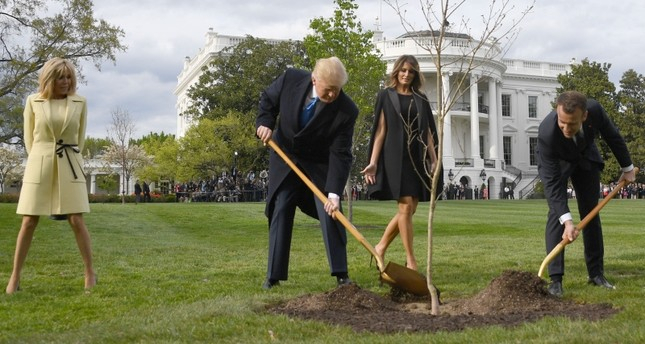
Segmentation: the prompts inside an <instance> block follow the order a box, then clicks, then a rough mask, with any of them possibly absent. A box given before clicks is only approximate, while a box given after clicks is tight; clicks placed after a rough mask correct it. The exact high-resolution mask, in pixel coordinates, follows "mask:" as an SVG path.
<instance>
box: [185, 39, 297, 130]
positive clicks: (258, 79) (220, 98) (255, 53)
mask: <svg viewBox="0 0 645 344" xmlns="http://www.w3.org/2000/svg"><path fill="white" fill-rule="evenodd" d="M303 60H304V52H303V50H302V46H301V44H300V43H298V42H294V41H282V42H278V43H275V44H273V43H272V42H267V41H266V40H264V39H260V38H254V37H252V36H246V39H245V40H243V41H242V42H240V43H239V44H237V45H235V46H232V47H228V48H226V49H223V50H222V51H220V52H219V53H218V54H217V56H216V57H215V58H214V59H213V61H212V62H210V63H209V64H208V66H206V67H204V68H203V69H202V72H203V74H202V75H201V76H200V77H199V81H198V82H197V83H196V84H195V85H193V86H191V87H190V89H189V90H188V96H189V98H190V99H191V102H192V104H191V106H189V107H188V110H187V111H186V113H185V115H187V116H189V117H190V118H192V119H195V120H199V119H202V118H210V119H217V118H219V117H223V116H226V115H227V114H228V113H229V111H231V110H235V111H238V112H241V113H243V114H248V113H252V114H253V116H252V118H253V119H255V114H256V112H257V103H258V99H259V97H260V93H261V92H262V91H263V90H264V88H266V87H267V85H269V84H270V83H271V82H272V81H273V79H275V78H276V77H278V76H279V75H280V74H282V73H283V72H284V70H285V69H287V68H288V67H293V66H300V65H302V61H303Z"/></svg>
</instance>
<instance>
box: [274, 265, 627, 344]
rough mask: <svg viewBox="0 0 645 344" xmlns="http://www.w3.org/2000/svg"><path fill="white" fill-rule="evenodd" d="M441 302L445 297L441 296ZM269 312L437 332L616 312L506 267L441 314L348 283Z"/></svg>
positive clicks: (419, 302)
mask: <svg viewBox="0 0 645 344" xmlns="http://www.w3.org/2000/svg"><path fill="white" fill-rule="evenodd" d="M442 301H443V300H442ZM268 311H269V312H271V313H276V314H285V315H287V316H290V317H297V318H302V319H308V320H318V321H323V322H327V323H330V324H334V325H343V326H350V327H351V328H353V329H354V330H355V331H358V332H360V331H370V332H380V333H389V332H400V331H408V332H436V331H460V330H463V329H465V328H469V327H481V326H491V325H502V326H514V325H518V324H521V323H524V322H530V321H536V320H538V319H540V318H542V317H545V316H565V317H569V318H573V319H585V320H590V321H596V320H600V319H604V318H606V317H609V316H611V315H613V314H615V313H617V312H618V310H617V309H615V308H613V307H612V306H611V305H609V304H578V303H575V302H572V301H568V300H561V299H558V298H555V297H553V296H551V295H549V294H548V293H547V291H546V284H545V282H544V281H543V280H542V279H540V278H539V277H537V276H535V275H534V274H532V273H528V272H519V271H511V270H509V271H505V272H504V273H503V274H502V275H501V276H499V277H497V278H495V279H494V280H493V281H491V283H490V285H489V286H488V287H487V288H486V289H484V290H483V291H481V292H480V293H478V294H477V295H475V296H473V297H471V298H468V299H463V300H448V301H447V302H444V303H443V304H442V305H441V306H440V315H436V316H433V315H431V314H430V299H429V296H428V297H422V298H420V297H417V296H414V295H409V294H405V293H403V292H401V291H399V290H392V291H391V292H390V295H388V296H380V295H377V294H375V293H372V292H370V291H367V290H363V289H361V288H360V287H359V286H357V285H355V284H352V285H348V286H341V287H338V288H336V289H334V290H331V291H328V292H325V293H322V294H315V295H305V296H301V297H298V298H296V299H292V300H289V301H287V302H284V303H281V304H278V305H273V306H271V307H269V309H268Z"/></svg>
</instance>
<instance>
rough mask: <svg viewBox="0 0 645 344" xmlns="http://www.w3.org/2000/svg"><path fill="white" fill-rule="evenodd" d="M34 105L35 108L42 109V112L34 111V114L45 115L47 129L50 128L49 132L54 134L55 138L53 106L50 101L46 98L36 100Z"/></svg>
mask: <svg viewBox="0 0 645 344" xmlns="http://www.w3.org/2000/svg"><path fill="white" fill-rule="evenodd" d="M34 104H35V106H38V107H39V108H40V111H34V112H35V113H42V114H43V115H44V117H45V118H44V121H45V123H47V128H49V132H50V133H52V136H55V133H54V127H53V122H52V113H51V104H50V103H49V100H47V99H44V98H36V99H34Z"/></svg>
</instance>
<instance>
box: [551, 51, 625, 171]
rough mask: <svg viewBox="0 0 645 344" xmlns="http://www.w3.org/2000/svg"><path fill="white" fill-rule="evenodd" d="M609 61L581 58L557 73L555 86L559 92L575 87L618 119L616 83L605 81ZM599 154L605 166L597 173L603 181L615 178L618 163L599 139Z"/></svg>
mask: <svg viewBox="0 0 645 344" xmlns="http://www.w3.org/2000/svg"><path fill="white" fill-rule="evenodd" d="M610 68H611V64H609V63H602V64H600V63H598V62H590V61H589V60H588V59H584V60H582V61H581V62H580V63H579V64H575V65H572V66H571V71H570V72H566V73H564V74H560V75H559V76H558V82H559V83H560V85H562V86H561V87H558V88H557V89H556V91H557V93H558V94H560V93H562V92H564V91H578V92H581V93H582V94H584V95H586V96H587V98H592V99H595V100H597V101H598V102H599V103H600V105H602V107H603V108H605V110H606V111H607V114H608V115H609V118H610V119H611V120H612V121H613V122H614V123H618V122H619V120H618V118H619V112H618V108H619V107H618V102H617V95H616V86H615V85H614V83H612V82H611V81H609V69H610ZM597 145H598V149H599V150H600V154H601V155H602V157H603V159H604V160H605V169H604V171H603V172H602V173H601V175H600V179H601V181H602V182H603V183H610V182H614V181H616V180H618V178H619V177H620V166H619V165H618V161H616V158H615V157H614V155H613V153H612V152H611V150H610V149H609V146H607V144H606V143H605V142H604V141H603V140H597Z"/></svg>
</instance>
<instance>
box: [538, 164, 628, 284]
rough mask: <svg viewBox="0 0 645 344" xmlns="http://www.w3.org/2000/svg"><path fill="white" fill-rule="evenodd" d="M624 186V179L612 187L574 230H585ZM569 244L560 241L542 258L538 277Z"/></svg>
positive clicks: (541, 275) (563, 240)
mask: <svg viewBox="0 0 645 344" xmlns="http://www.w3.org/2000/svg"><path fill="white" fill-rule="evenodd" d="M634 174H638V167H634ZM625 184H627V181H626V180H624V179H623V180H621V181H620V183H618V185H616V187H614V189H613V190H611V192H610V193H608V194H607V196H605V198H603V199H602V201H600V203H598V204H597V205H596V206H595V207H594V208H593V209H592V210H591V212H589V214H587V216H585V217H584V219H582V221H580V222H579V223H578V225H577V226H576V229H577V230H579V231H582V230H583V229H585V227H587V225H588V224H589V222H591V220H593V218H594V217H596V215H598V213H599V212H600V209H602V208H603V207H604V206H605V204H607V203H608V202H609V201H610V200H611V199H612V198H614V197H615V196H616V194H617V193H618V192H619V191H620V189H622V188H623V187H624V186H625ZM570 243H571V241H569V239H562V241H560V243H559V244H557V245H556V246H555V247H554V248H553V249H552V250H551V252H549V254H547V256H546V258H544V260H543V261H542V264H541V265H540V270H539V271H538V277H543V274H544V271H545V270H546V267H547V265H549V263H551V261H552V260H553V259H554V258H555V257H556V256H557V255H558V254H560V252H562V250H564V247H565V246H567V245H569V244H570Z"/></svg>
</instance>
